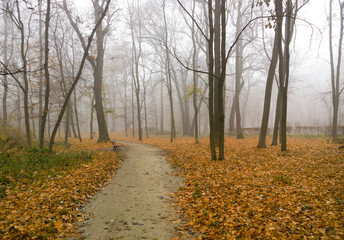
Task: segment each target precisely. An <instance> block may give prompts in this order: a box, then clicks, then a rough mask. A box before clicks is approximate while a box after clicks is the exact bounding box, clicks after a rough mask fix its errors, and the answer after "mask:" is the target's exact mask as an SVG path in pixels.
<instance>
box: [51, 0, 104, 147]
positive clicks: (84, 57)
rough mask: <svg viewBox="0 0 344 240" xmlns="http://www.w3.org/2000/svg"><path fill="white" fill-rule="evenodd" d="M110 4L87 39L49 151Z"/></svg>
mask: <svg viewBox="0 0 344 240" xmlns="http://www.w3.org/2000/svg"><path fill="white" fill-rule="evenodd" d="M64 3H66V2H65V0H64ZM110 3H111V0H108V1H106V4H105V6H104V9H103V11H102V12H101V15H100V18H99V19H98V21H97V22H96V25H95V26H94V28H93V29H92V32H91V34H90V36H89V37H88V41H87V44H85V48H84V53H83V56H82V59H81V62H80V66H79V69H78V73H77V75H76V76H75V78H74V79H73V82H72V85H71V87H70V88H69V90H68V92H67V94H66V97H65V101H64V103H63V105H62V108H61V111H60V113H59V115H58V119H57V121H56V124H55V126H54V129H53V132H52V135H51V138H50V141H49V150H50V151H52V149H53V146H54V142H55V136H56V133H57V130H58V129H59V126H60V123H61V120H62V118H63V115H64V113H65V111H66V108H67V106H68V102H69V99H70V97H71V96H72V93H73V91H74V89H75V86H76V85H77V83H78V81H79V80H80V77H81V74H82V70H83V68H84V65H85V61H86V58H87V57H88V51H89V49H90V47H91V44H92V40H93V37H94V35H95V33H96V30H97V28H98V27H99V26H101V22H102V21H103V19H104V17H105V16H106V13H107V11H108V9H109V5H110ZM84 43H85V42H84Z"/></svg>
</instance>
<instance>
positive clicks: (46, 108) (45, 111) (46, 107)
mask: <svg viewBox="0 0 344 240" xmlns="http://www.w3.org/2000/svg"><path fill="white" fill-rule="evenodd" d="M49 25H50V0H47V13H46V17H45V33H44V77H45V94H44V107H43V113H42V121H41V124H42V125H41V127H40V134H39V147H40V148H43V146H44V132H45V123H46V121H47V115H48V111H49V98H50V74H49Z"/></svg>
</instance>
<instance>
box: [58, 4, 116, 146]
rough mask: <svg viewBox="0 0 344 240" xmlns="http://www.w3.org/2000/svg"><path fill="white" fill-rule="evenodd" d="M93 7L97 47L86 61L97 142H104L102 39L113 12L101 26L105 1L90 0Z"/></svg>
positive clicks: (73, 22) (70, 19) (74, 24)
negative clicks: (90, 68)
mask: <svg viewBox="0 0 344 240" xmlns="http://www.w3.org/2000/svg"><path fill="white" fill-rule="evenodd" d="M92 3H93V8H94V16H95V18H94V20H95V22H96V23H99V27H98V29H96V37H97V41H96V49H97V56H96V57H95V58H94V57H92V56H87V60H88V62H89V63H90V64H91V66H92V69H93V77H94V86H93V90H94V98H95V105H94V107H95V110H96V114H97V122H98V130H99V136H98V142H106V141H109V140H110V138H109V133H108V129H107V126H106V121H105V114H104V107H103V98H102V82H103V67H104V53H105V50H104V40H105V35H106V34H107V33H108V31H109V28H110V22H111V17H112V16H113V14H111V15H110V16H109V19H108V21H107V25H106V26H105V27H103V23H102V21H99V19H100V17H101V14H102V13H103V12H104V9H105V5H106V3H107V1H100V0H92ZM63 7H64V9H65V12H66V14H67V16H68V19H69V21H70V23H71V25H72V27H73V28H74V30H75V32H76V33H77V35H78V37H79V40H80V42H81V45H82V47H83V49H84V50H85V49H86V43H85V39H84V37H83V36H82V34H81V32H80V29H79V27H78V25H77V22H75V21H74V20H73V18H72V15H71V13H70V11H69V10H68V7H67V2H66V0H64V1H63Z"/></svg>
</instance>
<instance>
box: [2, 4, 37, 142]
mask: <svg viewBox="0 0 344 240" xmlns="http://www.w3.org/2000/svg"><path fill="white" fill-rule="evenodd" d="M6 10H7V13H8V14H9V15H10V17H11V20H12V22H13V23H14V25H15V26H16V27H17V29H18V31H19V33H20V38H19V39H20V40H19V41H20V59H21V62H22V67H21V71H22V78H23V79H22V81H20V80H19V79H18V78H17V77H15V76H14V75H11V76H12V77H13V78H14V80H15V81H16V82H17V84H18V85H19V88H20V89H21V90H22V92H23V102H24V122H25V133H26V139H27V143H28V145H29V146H31V144H32V137H31V130H30V112H29V107H30V106H29V79H28V60H27V54H28V50H29V48H28V46H29V39H30V35H31V29H30V25H31V19H32V13H31V14H30V16H29V19H28V23H27V25H25V24H24V22H23V19H22V12H21V6H20V3H19V1H18V0H16V1H15V2H14V6H13V9H10V6H9V5H7V9H6ZM26 30H27V31H28V32H26Z"/></svg>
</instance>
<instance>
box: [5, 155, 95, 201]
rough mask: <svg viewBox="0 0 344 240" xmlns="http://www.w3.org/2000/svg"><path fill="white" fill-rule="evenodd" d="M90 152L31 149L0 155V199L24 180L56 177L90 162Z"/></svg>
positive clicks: (91, 156)
mask: <svg viewBox="0 0 344 240" xmlns="http://www.w3.org/2000/svg"><path fill="white" fill-rule="evenodd" d="M93 155H94V154H93V153H90V152H85V151H81V152H62V153H51V152H49V151H48V149H39V148H31V149H29V150H28V151H27V152H25V153H22V154H14V153H12V154H10V153H2V154H0V198H1V197H4V196H5V195H6V194H5V191H6V189H7V188H8V187H11V186H14V185H16V184H19V183H21V182H22V181H23V180H24V179H26V180H29V181H30V180H34V179H37V178H41V177H44V176H48V175H51V176H56V175H59V174H61V173H63V172H64V171H66V170H69V169H71V168H75V167H77V166H79V165H80V164H81V163H87V162H90V161H92V158H93Z"/></svg>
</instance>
